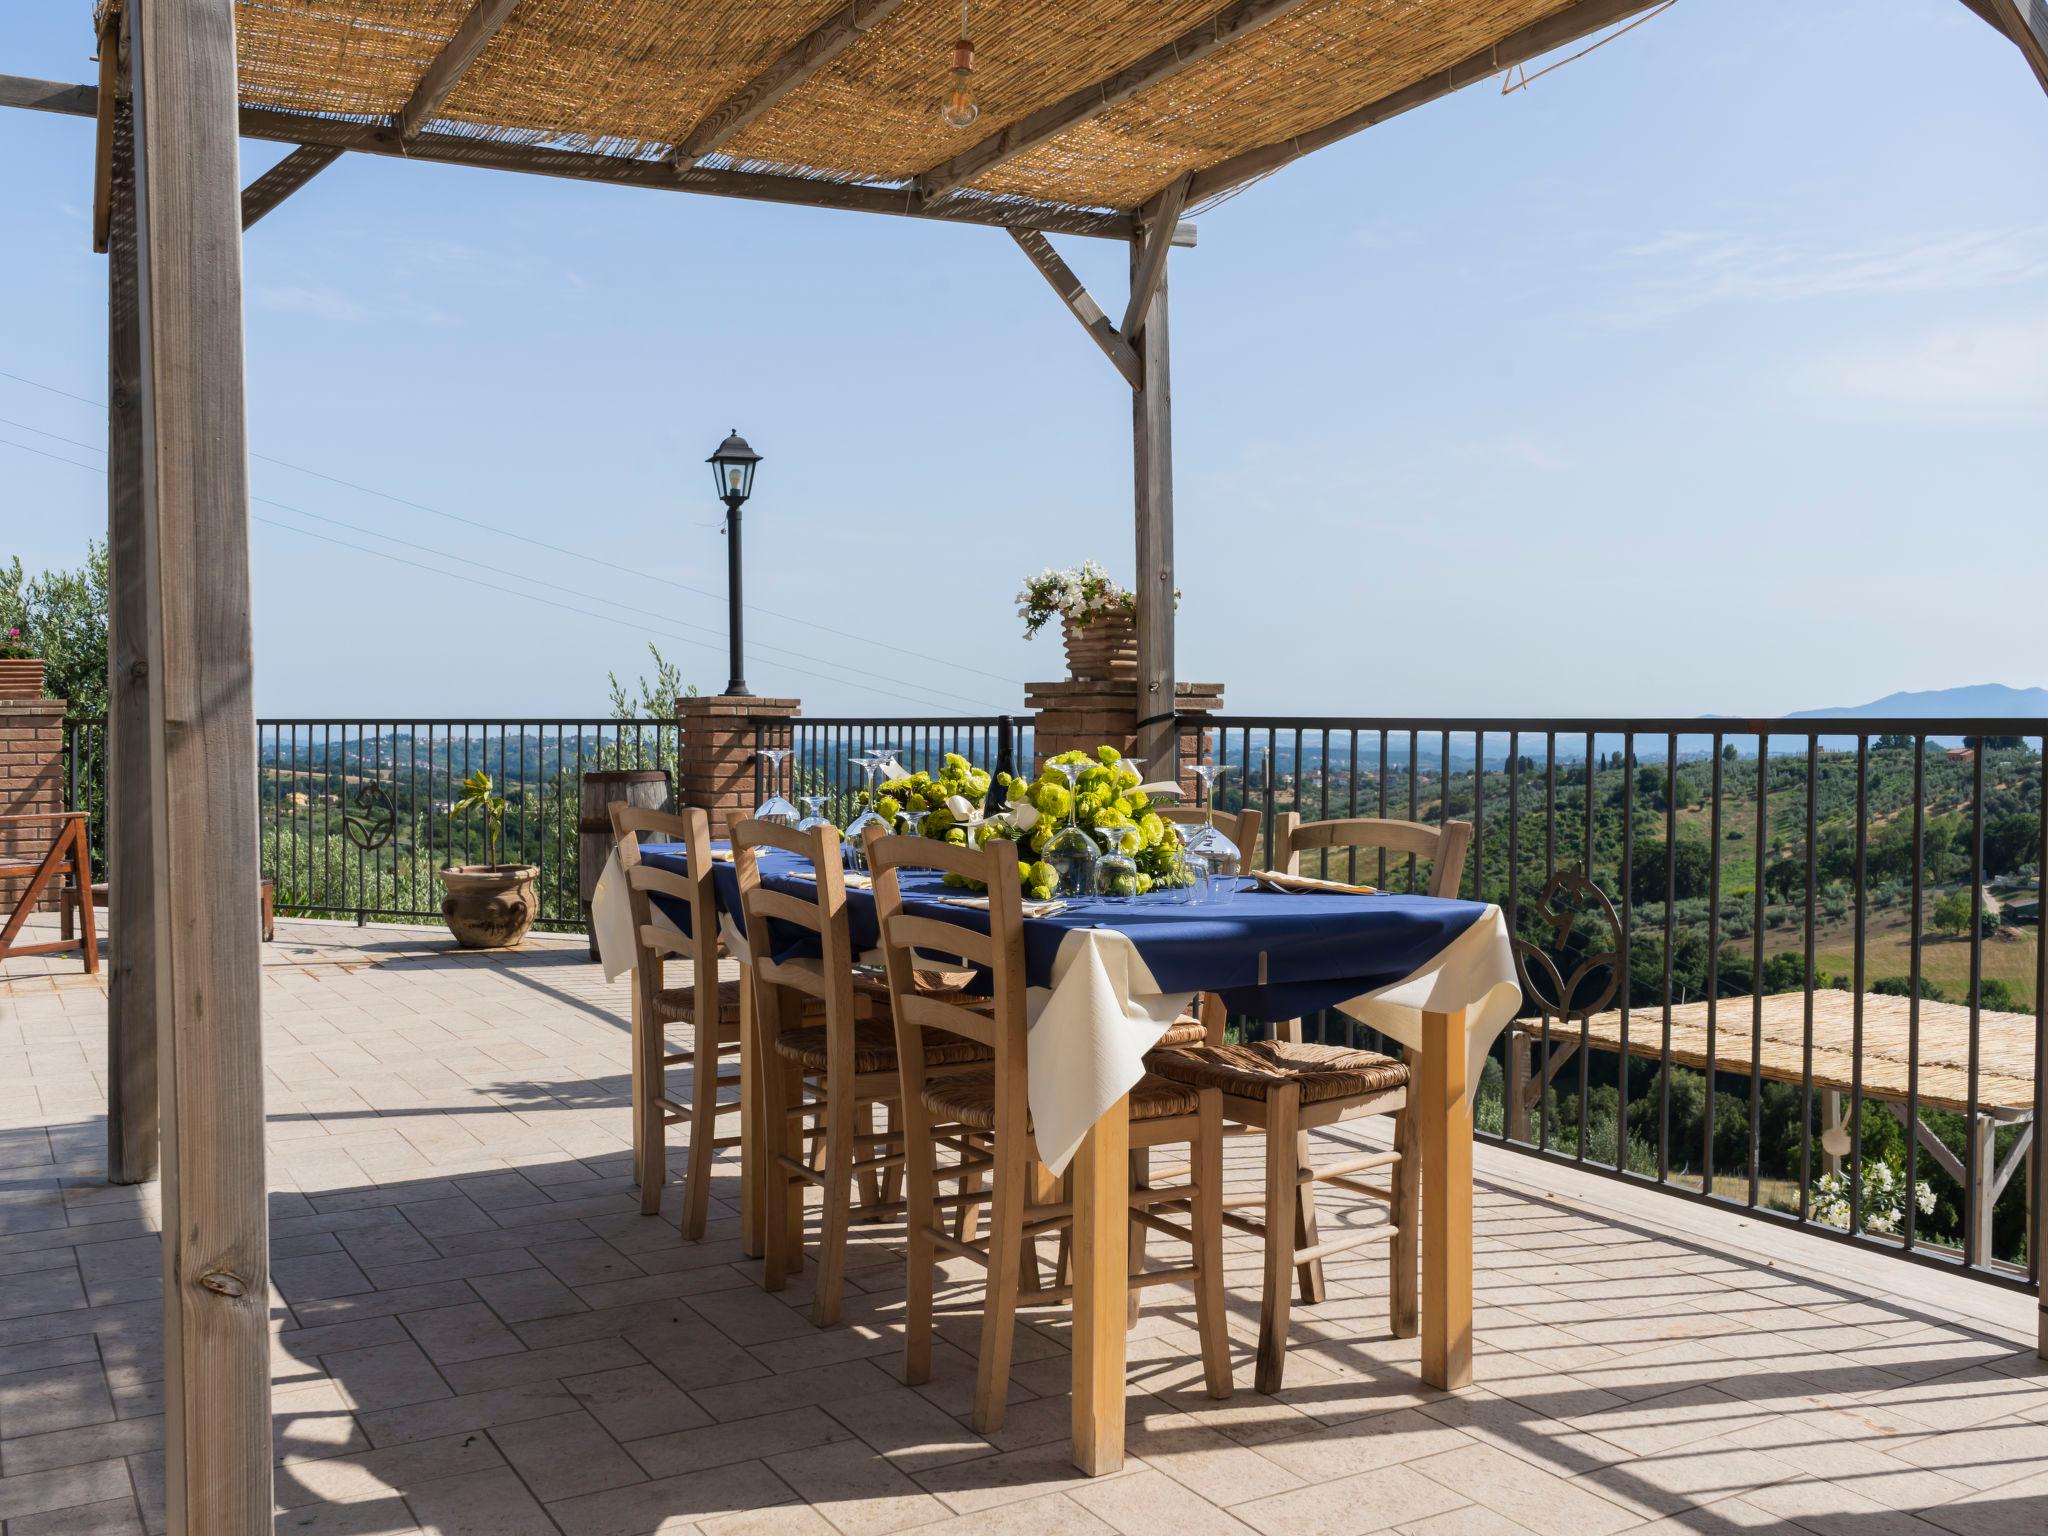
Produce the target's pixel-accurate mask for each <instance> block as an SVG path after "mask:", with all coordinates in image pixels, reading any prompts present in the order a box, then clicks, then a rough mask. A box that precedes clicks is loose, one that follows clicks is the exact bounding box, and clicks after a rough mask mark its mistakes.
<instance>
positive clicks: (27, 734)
mask: <svg viewBox="0 0 2048 1536" xmlns="http://www.w3.org/2000/svg"><path fill="white" fill-rule="evenodd" d="M64 709H65V703H64V700H62V699H0V813H5V814H8V815H18V814H21V813H23V812H28V811H61V810H63V809H65V805H64ZM55 830H56V828H55V827H53V826H51V825H50V824H49V823H47V822H45V823H42V824H40V825H36V826H31V827H28V828H26V829H12V828H10V829H8V830H6V831H0V858H7V859H10V860H11V859H13V858H16V857H19V858H25V859H38V860H39V859H41V858H42V856H43V854H44V852H46V851H47V850H48V848H49V846H50V836H51V834H52V833H53V832H54V831H55ZM27 886H28V880H27V878H26V877H25V876H23V877H17V878H15V879H11V880H0V918H4V917H5V916H6V914H7V913H9V912H11V911H13V910H14V902H15V898H16V897H18V896H19V895H20V894H21V893H22V891H23V890H24V889H26V888H27ZM39 909H40V910H43V911H47V912H54V911H56V910H57V896H56V891H55V889H54V888H52V889H51V890H50V891H49V892H48V893H46V894H45V895H44V897H43V899H42V901H41V902H40V903H39Z"/></svg>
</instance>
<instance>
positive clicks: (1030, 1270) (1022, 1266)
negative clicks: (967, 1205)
mask: <svg viewBox="0 0 2048 1536" xmlns="http://www.w3.org/2000/svg"><path fill="white" fill-rule="evenodd" d="M1030 1176H1031V1198H1030V1200H1029V1202H1028V1204H1029V1205H1052V1204H1054V1203H1056V1202H1057V1201H1058V1200H1059V1198H1060V1179H1059V1175H1057V1174H1055V1173H1053V1172H1051V1171H1050V1170H1048V1169H1047V1168H1046V1166H1045V1164H1043V1163H1041V1162H1039V1161H1037V1160H1036V1159H1033V1160H1032V1163H1031V1168H1030ZM1025 1216H1026V1219H1027V1220H1028V1219H1029V1217H1030V1212H1029V1210H1027V1211H1026V1212H1025ZM1061 1235H1062V1237H1064V1236H1065V1233H1064V1232H1062V1234H1061ZM1055 1262H1057V1261H1055ZM1053 1283H1054V1284H1055V1285H1063V1284H1065V1283H1066V1282H1065V1281H1064V1280H1055V1281H1054V1282H1053ZM1017 1284H1018V1285H1019V1286H1020V1287H1022V1288H1023V1289H1024V1290H1027V1291H1042V1290H1044V1289H1045V1288H1046V1283H1045V1271H1044V1269H1043V1268H1042V1267H1041V1262H1040V1254H1039V1248H1038V1243H1037V1241H1036V1240H1035V1239H1034V1240H1031V1241H1027V1242H1025V1243H1023V1244H1022V1245H1021V1246H1020V1247H1019V1249H1018V1252H1017Z"/></svg>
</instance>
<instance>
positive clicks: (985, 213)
mask: <svg viewBox="0 0 2048 1536" xmlns="http://www.w3.org/2000/svg"><path fill="white" fill-rule="evenodd" d="M98 101H99V92H98V91H96V90H94V89H93V87H91V86H89V85H63V84H59V83H57V82H54V81H49V80H27V79H22V78H20V77H18V76H13V75H0V106H8V105H14V106H32V107H34V108H36V109H37V110H40V111H45V112H60V113H64V114H66V115H67V116H71V117H91V116H93V115H94V112H95V110H96V108H97V105H98ZM241 132H242V136H243V137H244V138H249V139H264V140H268V141H271V142H273V143H280V144H307V145H313V144H323V145H326V146H328V147H329V148H333V149H339V150H345V151H347V152H349V153H351V154H362V155H385V156H389V157H392V158H395V159H401V160H430V161H433V162H435V163H436V164H441V165H471V166H477V167H480V168H482V169H485V170H494V171H519V172H523V173H525V174H527V175H532V176H556V177H562V178H565V179H567V180H570V181H601V182H612V183H616V184H618V185H621V186H629V187H649V188H653V189H654V190H656V191H662V192H697V193H701V194H704V195H706V196H709V197H737V198H742V199H745V200H747V201H751V202H766V203H790V204H794V205H796V206H799V207H804V208H837V209H842V210H845V211H848V212H853V213H886V214H892V215H895V216H897V217H900V218H913V219H933V220H936V221H938V222H940V223H946V224H980V225H988V226H991V227H993V228H997V229H1041V230H1048V231H1051V232H1052V233H1055V234H1063V235H1088V236H1091V237H1094V238H1098V239H1106V240H1128V239H1130V238H1131V236H1132V234H1133V233H1134V232H1135V231H1136V229H1137V227H1138V226H1137V220H1136V219H1134V218H1133V217H1132V216H1131V215H1130V214H1127V213H1105V212H1102V211H1100V210H1097V209H1092V208H1070V207H1066V206H1063V205H1058V204H1052V203H1030V202H1019V201H1017V200H1015V199H1013V198H993V197H991V198H981V197H949V198H946V199H944V200H943V201H941V202H939V203H937V204H934V205H931V206H926V205H925V203H924V202H923V200H922V199H921V198H919V197H918V195H917V192H916V190H915V189H914V188H911V187H907V186H906V187H870V186H854V185H850V184H847V183H844V182H832V181H819V180H816V179H814V178H811V177H807V176H779V175H772V174H769V173H767V172H758V171H728V170H718V169H712V168H709V167H706V166H691V167H690V168H688V169H687V170H682V171H678V170H677V169H676V168H675V167H674V166H673V165H671V164H670V163H669V162H668V161H667V160H629V159H627V158H625V157H624V156H621V155H593V154H585V153H583V152H581V151H576V150H565V149H538V148H535V147H534V146H532V145H526V144H507V143H504V142H502V141H499V140H496V139H484V138H477V137H473V136H471V135H468V134H456V133H421V134H420V135H419V136H418V137H417V138H414V139H412V140H409V141H408V140H407V139H406V138H405V137H404V136H403V135H402V134H401V133H400V132H399V130H398V129H397V128H395V127H391V126H388V125H385V126H380V125H378V124H374V123H346V122H341V121H339V120H338V119H335V118H327V117H313V116H311V115H309V114H306V113H301V112H277V111H273V110H271V109H270V108H267V107H243V108H242V109H241ZM1194 243H1195V227H1194V225H1192V224H1182V225H1181V226H1180V227H1179V228H1178V229H1177V230H1175V231H1174V244H1176V245H1193V244H1194Z"/></svg>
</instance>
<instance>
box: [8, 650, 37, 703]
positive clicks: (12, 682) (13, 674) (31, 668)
mask: <svg viewBox="0 0 2048 1536" xmlns="http://www.w3.org/2000/svg"><path fill="white" fill-rule="evenodd" d="M44 666H45V663H44V661H43V659H42V658H41V657H40V656H27V657H20V658H14V657H6V658H0V699H40V698H41V697H42V696H43V668H44Z"/></svg>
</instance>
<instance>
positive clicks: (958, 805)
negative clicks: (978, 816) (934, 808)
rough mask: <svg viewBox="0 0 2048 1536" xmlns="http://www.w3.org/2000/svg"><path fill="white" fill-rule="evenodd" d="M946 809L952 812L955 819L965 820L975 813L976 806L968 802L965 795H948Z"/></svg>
mask: <svg viewBox="0 0 2048 1536" xmlns="http://www.w3.org/2000/svg"><path fill="white" fill-rule="evenodd" d="M946 809H947V810H948V811H949V812H951V813H952V817H953V819H954V820H955V821H965V820H967V818H968V817H970V816H972V815H973V814H974V807H973V806H972V805H969V804H968V803H967V797H966V796H965V795H948V796H946Z"/></svg>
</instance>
